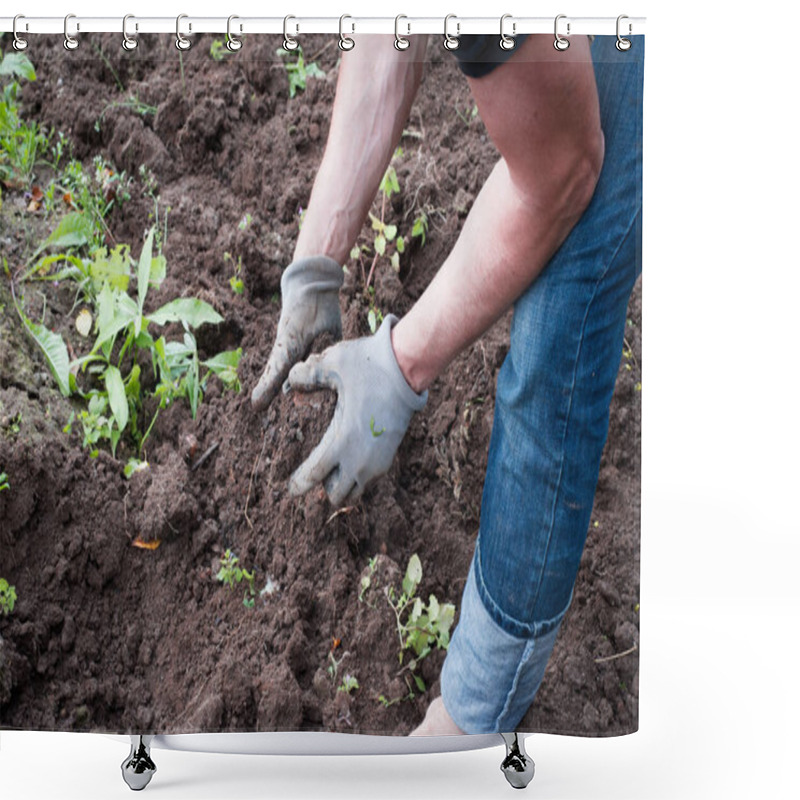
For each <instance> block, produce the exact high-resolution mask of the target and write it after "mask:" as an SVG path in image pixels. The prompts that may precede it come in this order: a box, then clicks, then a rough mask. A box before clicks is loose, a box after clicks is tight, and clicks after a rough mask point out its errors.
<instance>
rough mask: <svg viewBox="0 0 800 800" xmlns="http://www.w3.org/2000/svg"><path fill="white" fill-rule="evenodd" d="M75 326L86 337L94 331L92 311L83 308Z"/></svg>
mask: <svg viewBox="0 0 800 800" xmlns="http://www.w3.org/2000/svg"><path fill="white" fill-rule="evenodd" d="M75 327H76V328H77V330H78V333H79V334H80V335H81V336H83V338H84V339H85V338H86V337H87V336H88V335H89V334H90V333H91V332H92V312H91V311H89V309H88V308H83V309H81V312H80V313H79V314H78V316H77V318H76V319H75Z"/></svg>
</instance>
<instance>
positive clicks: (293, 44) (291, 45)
mask: <svg viewBox="0 0 800 800" xmlns="http://www.w3.org/2000/svg"><path fill="white" fill-rule="evenodd" d="M290 19H295V17H293V16H292V15H291V14H289V15H288V16H286V17H284V18H283V49H284V50H297V48H298V42H297V39H293V38H292V37H291V36H290V35H289V20H290ZM299 30H300V28H299V26H297V25H296V26H295V31H296V32H297V31H299Z"/></svg>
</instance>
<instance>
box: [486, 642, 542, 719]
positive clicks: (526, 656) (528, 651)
mask: <svg viewBox="0 0 800 800" xmlns="http://www.w3.org/2000/svg"><path fill="white" fill-rule="evenodd" d="M535 649H536V640H535V639H529V640H528V642H527V643H526V644H525V649H524V650H523V651H522V655H521V656H520V659H519V663H518V664H517V668H516V669H515V670H514V680H513V681H511V688H509V690H508V693H507V694H506V699H505V702H504V703H503V708H502V709H501V711H500V714H499V716H498V717H497V719H496V720H495V722H494V727H495V730H497V731H498V733H500V732H502V733H511V731H501V729H500V724H501V722H502V720H503V717H505V716H506V715H507V714H508V711H509V706H510V704H511V701H512V699H513V698H514V695H515V694H516V691H517V686H519V678H520V674H521V673H522V669H523V667H524V666H525V665H526V664H527V663H528V661H529V660H530V657H531V655H532V654H533V652H534V650H535Z"/></svg>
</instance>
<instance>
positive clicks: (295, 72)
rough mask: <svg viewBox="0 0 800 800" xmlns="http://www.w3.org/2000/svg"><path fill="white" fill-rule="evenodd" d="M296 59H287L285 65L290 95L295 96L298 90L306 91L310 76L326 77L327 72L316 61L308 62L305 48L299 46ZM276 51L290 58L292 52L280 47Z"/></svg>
mask: <svg viewBox="0 0 800 800" xmlns="http://www.w3.org/2000/svg"><path fill="white" fill-rule="evenodd" d="M294 52H295V53H296V54H297V60H296V61H288V60H287V61H285V62H284V67H285V68H286V74H287V76H288V78H289V97H290V98H291V97H294V96H295V95H296V94H297V92H298V91H300V92H304V91H305V89H306V85H307V83H308V80H309V78H324V77H325V73H324V72H323V71H322V70H321V69H320V68H319V66H318V65H317V62H316V61H312V62H311V63H309V64H306V62H305V58H304V56H303V48H302V47H298V48H297V49H296V50H295V51H294ZM275 53H276V54H277V55H279V56H280V57H281V58H283V59H288V58H289V57H290V56H291V53H290V52H289V51H288V50H284V48H283V47H279V48H278V49H277V50H276V51H275Z"/></svg>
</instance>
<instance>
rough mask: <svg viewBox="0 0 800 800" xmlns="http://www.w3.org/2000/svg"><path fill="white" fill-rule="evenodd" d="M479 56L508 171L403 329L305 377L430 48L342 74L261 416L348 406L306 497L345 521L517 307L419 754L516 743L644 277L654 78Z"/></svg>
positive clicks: (593, 477)
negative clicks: (416, 421) (431, 403)
mask: <svg viewBox="0 0 800 800" xmlns="http://www.w3.org/2000/svg"><path fill="white" fill-rule="evenodd" d="M462 39H463V40H464V45H465V46H464V49H463V50H462V52H461V54H460V55H461V60H460V61H459V63H460V65H461V67H462V71H464V72H465V74H466V75H467V80H468V82H469V86H470V89H471V91H472V94H473V96H474V99H475V101H476V104H477V108H478V111H479V113H480V117H481V119H482V120H483V122H484V124H485V126H486V129H487V131H488V133H489V135H490V137H491V139H492V141H493V142H494V144H495V145H496V147H497V150H498V151H499V154H500V158H499V160H498V162H497V163H496V164H495V166H494V168H493V169H492V171H491V174H490V175H489V177H488V179H487V180H486V182H485V184H484V185H483V187H482V189H481V191H480V192H479V194H478V196H477V197H476V199H475V202H474V204H473V206H472V208H471V210H470V211H469V214H468V216H467V218H466V220H465V222H464V225H463V228H462V230H461V233H460V235H459V237H458V240H457V241H456V243H455V246H454V247H453V249H452V252H451V253H450V254H449V255H448V257H447V258H446V259H445V261H444V263H443V264H442V265H441V267H440V269H439V270H438V272H437V273H436V275H435V276H434V277H433V279H432V281H431V282H430V284H429V286H428V287H427V289H426V290H425V292H424V293H423V294H422V296H421V297H420V298H419V299H418V301H417V302H416V304H415V305H414V306H413V308H412V309H411V310H410V311H409V312H408V313H407V314H406V315H405V316H404V317H403V318H402V319H400V320H398V319H397V318H396V317H394V316H393V315H387V316H386V318H385V319H384V321H383V323H382V324H381V326H380V328H379V329H378V331H377V332H376V333H375V335H373V336H368V337H364V338H358V339H352V340H349V341H343V342H338V343H337V344H334V345H333V346H331V347H329V348H328V349H326V350H325V351H324V352H323V353H321V354H317V355H311V356H309V357H308V358H306V356H307V354H308V352H309V350H310V347H311V344H312V342H313V340H314V339H315V338H316V337H317V336H319V335H320V334H321V333H323V332H328V333H332V334H333V335H334V336H335V337H336V338H337V339H339V338H341V333H342V327H341V313H340V309H339V302H338V290H339V287H340V286H341V284H342V281H343V274H342V269H341V266H340V265H341V264H343V263H344V262H345V260H346V258H347V256H348V253H349V252H350V250H351V248H352V246H353V244H354V242H355V240H356V238H357V236H358V234H359V233H360V231H361V228H362V225H363V222H364V219H365V218H366V216H367V213H368V211H369V208H370V206H371V204H372V202H373V199H374V197H375V195H376V192H377V190H378V186H379V183H380V180H381V178H382V176H383V174H384V172H385V170H386V167H387V165H388V163H389V161H390V159H391V156H392V154H393V152H394V150H395V147H396V145H397V142H398V141H399V138H400V135H401V133H402V130H403V126H404V124H405V122H406V120H407V118H408V115H409V112H410V108H411V104H412V101H413V99H414V96H415V94H416V91H417V89H418V87H419V85H420V81H421V78H422V67H423V59H424V54H425V47H426V41H425V37H424V36H416V37H412V38H411V39H410V41H411V46H410V48H409V49H408V50H406V51H404V52H398V51H396V50H395V48H393V47H392V42H393V39H392V38H391V37H382V36H374V37H368V36H364V37H359V39H358V42H357V46H356V47H355V48H354V50H353V51H352V52H349V53H345V54H344V55H343V57H342V59H341V66H340V70H339V76H338V81H337V89H336V96H335V101H334V105H333V111H332V118H331V125H330V132H329V135H328V139H327V143H326V148H325V152H324V155H323V158H322V162H321V164H320V167H319V171H318V174H317V177H316V180H315V182H314V185H313V189H312V193H311V198H310V201H309V205H308V209H307V211H306V215H305V218H304V221H303V227H302V229H301V231H300V234H299V236H298V239H297V243H296V247H295V251H294V259H293V261H292V263H291V264H290V265H289V266H288V267H287V268H286V270H285V271H284V273H283V276H282V279H281V292H282V309H281V315H280V319H279V322H278V327H277V333H276V337H275V342H274V345H273V349H272V352H271V353H270V356H269V359H268V362H267V365H266V367H265V369H264V372H263V374H262V376H261V378H260V380H259V382H258V384H257V386H256V387H255V389H254V390H253V393H252V405H253V408H254V409H255V410H256V411H260V410H263V409H265V408H266V407H267V406H268V405H269V403H270V401H271V400H272V398H273V397H274V396H275V394H276V393H277V392H278V391H279V389H280V388H281V386H282V385H283V384H284V381H286V382H287V385H288V387H290V388H291V389H293V390H294V389H297V390H302V391H309V390H314V389H317V388H320V387H327V388H330V389H334V390H335V391H336V392H337V395H338V399H337V405H336V411H335V413H334V418H333V421H332V422H331V424H330V426H329V427H328V429H327V431H326V433H325V435H324V436H323V438H322V440H321V441H320V443H319V444H318V445H317V446H316V448H315V449H314V450H313V452H312V453H311V455H310V456H309V457H308V459H307V460H306V461H305V462H304V463H302V464H301V465H300V466H299V468H298V469H297V470H296V471H295V472H294V473H293V474H292V476H291V478H290V481H289V490H290V492H291V493H292V494H293V495H300V494H302V493H304V492H306V491H308V490H309V489H311V488H312V487H315V486H318V485H319V484H322V485H323V486H324V488H325V491H326V493H327V495H328V497H329V499H330V501H331V502H332V503H333V504H334V505H342V504H345V503H352V502H353V501H354V500H356V499H357V498H358V497H359V496H360V495H361V493H362V492H363V490H364V487H365V486H366V485H367V484H368V483H369V482H370V481H371V480H372V479H374V478H375V477H377V476H379V475H382V474H384V473H385V472H387V471H388V469H389V467H390V465H391V463H392V460H393V458H394V455H395V452H396V450H397V447H398V446H399V444H400V441H401V440H402V438H403V435H404V434H405V431H406V429H407V427H408V424H409V421H410V420H411V417H412V415H413V414H414V412H416V411H420V410H421V409H422V408H423V407H424V405H425V403H426V400H427V388H428V387H429V386H430V384H431V383H432V381H433V380H434V379H435V378H436V377H437V376H438V375H439V374H440V373H441V372H442V371H443V370H444V369H445V368H446V367H447V365H448V364H449V363H450V362H451V361H452V360H453V358H454V357H455V356H456V355H457V354H458V353H460V352H461V351H462V350H463V349H464V348H466V347H468V346H469V345H470V344H471V343H472V342H474V341H475V340H476V339H477V338H478V337H480V336H481V335H482V334H483V333H484V332H485V331H486V330H487V329H488V328H489V327H490V326H491V325H492V324H493V323H494V322H496V321H497V319H498V318H499V317H501V316H502V315H503V314H504V313H505V312H506V311H507V310H508V309H509V308H510V307H511V306H512V305H513V308H514V313H513V320H512V327H511V334H510V349H509V351H508V355H507V356H506V358H505V361H504V363H503V365H502V367H501V370H500V372H499V375H498V380H497V391H496V401H495V416H494V423H493V429H492V435H491V441H490V448H489V459H488V467H487V471H486V478H485V482H484V489H483V499H482V505H481V518H480V530H479V535H478V540H477V543H476V547H475V552H474V556H473V559H472V564H471V567H470V571H469V576H468V579H467V583H466V586H465V589H464V593H463V596H462V599H461V605H460V618H459V623H458V625H457V626H456V629H455V631H454V634H453V638H452V641H451V644H450V647H449V650H448V653H447V656H446V659H445V662H444V666H443V668H442V676H441V697H439V698H437V699H436V700H434V701H433V702H432V703H431V705H430V706H429V708H428V711H427V713H426V716H425V719H424V720H423V722H422V724H421V725H420V726H419V727H418V728H417V729H416V730H415V731H414V733H415V734H417V735H434V734H450V733H452V734H457V733H490V732H512V731H514V730H515V728H516V726H517V725H518V724H519V722H520V720H521V719H522V717H523V715H524V714H525V712H526V711H527V709H528V708H529V707H530V705H531V703H532V701H533V698H534V696H535V694H536V691H537V689H538V687H539V684H540V683H541V680H542V677H543V675H544V669H545V666H546V664H547V660H548V658H549V655H550V652H551V651H552V648H553V644H554V642H555V638H556V635H557V632H558V629H559V625H560V623H561V621H562V619H563V617H564V614H565V612H566V610H567V608H568V606H569V603H570V600H571V596H572V587H573V585H574V581H575V577H576V574H577V570H578V566H579V563H580V557H581V553H582V550H583V545H584V542H585V538H586V534H587V530H588V527H589V522H590V514H591V510H592V503H593V498H594V491H595V487H596V483H597V477H598V472H599V463H600V457H601V453H602V450H603V446H604V443H605V439H606V435H607V430H608V415H609V404H610V400H611V395H612V392H613V388H614V383H615V379H616V374H617V369H618V366H619V360H620V355H621V350H622V342H623V330H624V325H625V319H626V310H627V303H628V299H629V296H630V293H631V290H632V288H633V285H634V283H635V281H636V278H637V277H638V275H639V273H640V269H641V268H640V258H639V252H640V235H641V192H640V188H639V187H640V185H641V123H640V117H641V62H640V60H639V59H638V58H636V57H633V58H631V54H630V53H621V52H617V51H616V50H615V48H614V46H613V43H614V41H615V39H614V37H598V38H596V39H595V40H594V42H592V43H591V44H590V42H589V40H588V38H587V37H581V36H575V37H572V38H571V40H570V46H569V48H568V49H567V50H566V51H563V52H559V51H557V50H556V49H555V48H554V47H553V40H552V37H548V36H535V35H531V36H528V37H525V38H524V40H523V39H522V37H519V39H518V44H517V46H516V47H515V49H514V50H513V51H511V52H510V53H509V52H505V51H502V50H501V49H500V48H499V46H498V44H497V39H496V37H475V38H473V39H467V37H462ZM487 40H491V42H492V44H493V50H492V51H491V52H490V51H489V49H488V45H487V44H486V41H487ZM590 47H591V48H592V50H591V51H590ZM639 47H640V48H641V47H642V45H640V44H639ZM459 50H461V48H459ZM455 54H456V55H459V51H458V50H457V51H455ZM626 57H627V58H628V62H627V66H625V65H624V64H623V62H624V61H625V58H626ZM303 359H305V360H303ZM287 376H288V377H287ZM376 431H377V432H379V435H376Z"/></svg>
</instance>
